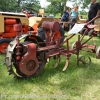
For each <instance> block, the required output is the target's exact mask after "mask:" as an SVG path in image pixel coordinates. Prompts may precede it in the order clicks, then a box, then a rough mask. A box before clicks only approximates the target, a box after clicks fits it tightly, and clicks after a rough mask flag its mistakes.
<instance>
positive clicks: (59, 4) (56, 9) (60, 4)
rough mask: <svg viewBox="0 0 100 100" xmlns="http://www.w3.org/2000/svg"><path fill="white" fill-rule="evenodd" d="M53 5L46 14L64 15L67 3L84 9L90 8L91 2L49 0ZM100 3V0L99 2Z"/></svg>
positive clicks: (87, 0)
mask: <svg viewBox="0 0 100 100" xmlns="http://www.w3.org/2000/svg"><path fill="white" fill-rule="evenodd" d="M47 1H48V2H50V3H51V4H50V5H49V6H48V7H47V8H46V12H49V13H53V14H54V15H55V14H56V13H61V15H62V13H63V11H64V10H65V8H66V2H67V1H70V2H73V3H74V4H78V5H82V7H81V8H82V9H85V8H88V5H89V4H90V3H91V1H90V0H47ZM98 2H100V0H98Z"/></svg>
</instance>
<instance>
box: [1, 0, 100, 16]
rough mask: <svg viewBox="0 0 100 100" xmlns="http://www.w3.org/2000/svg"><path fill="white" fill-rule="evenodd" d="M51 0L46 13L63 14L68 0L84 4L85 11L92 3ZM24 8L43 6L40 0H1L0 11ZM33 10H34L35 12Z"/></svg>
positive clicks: (80, 0) (81, 0)
mask: <svg viewBox="0 0 100 100" xmlns="http://www.w3.org/2000/svg"><path fill="white" fill-rule="evenodd" d="M47 1H48V2H50V5H49V6H48V7H47V8H45V13H49V14H50V13H52V14H54V15H55V14H57V13H60V14H61V15H62V14H63V11H64V10H65V7H66V3H67V2H68V1H70V2H73V3H74V4H78V5H79V6H80V5H82V7H81V8H82V9H83V12H82V11H81V13H84V9H85V8H87V9H88V5H89V4H90V2H91V0H47ZM98 2H100V0H98ZM24 8H26V9H27V8H28V9H29V8H30V9H29V10H31V9H33V10H34V11H38V10H39V9H40V8H41V5H40V2H39V0H0V11H10V12H21V10H22V9H24ZM34 11H33V12H34Z"/></svg>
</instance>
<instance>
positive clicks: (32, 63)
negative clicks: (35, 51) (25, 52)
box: [26, 60, 36, 71]
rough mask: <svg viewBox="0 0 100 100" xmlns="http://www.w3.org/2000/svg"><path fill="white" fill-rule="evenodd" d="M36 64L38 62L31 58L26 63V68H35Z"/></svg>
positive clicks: (29, 69)
mask: <svg viewBox="0 0 100 100" xmlns="http://www.w3.org/2000/svg"><path fill="white" fill-rule="evenodd" d="M35 66H36V62H35V61H34V60H30V61H28V62H27V64H26V68H27V70H28V71H32V70H34V68H35Z"/></svg>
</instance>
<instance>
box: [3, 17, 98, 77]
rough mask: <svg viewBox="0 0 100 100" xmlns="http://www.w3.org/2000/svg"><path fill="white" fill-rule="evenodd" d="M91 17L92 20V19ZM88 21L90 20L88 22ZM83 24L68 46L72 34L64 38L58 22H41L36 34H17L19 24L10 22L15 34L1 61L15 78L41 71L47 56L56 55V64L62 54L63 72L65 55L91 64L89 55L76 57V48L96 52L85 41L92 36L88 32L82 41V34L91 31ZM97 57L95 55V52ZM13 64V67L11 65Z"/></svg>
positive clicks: (65, 67) (30, 75) (67, 62)
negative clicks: (86, 37) (73, 40)
mask: <svg viewBox="0 0 100 100" xmlns="http://www.w3.org/2000/svg"><path fill="white" fill-rule="evenodd" d="M96 18H98V16H97V17H95V18H94V19H93V20H95V19H96ZM90 22H91V21H90ZM90 22H89V23H87V24H84V27H85V28H86V30H85V32H84V33H83V35H80V34H79V35H78V41H76V42H75V43H74V44H75V45H72V48H71V49H69V40H70V39H71V38H72V37H73V36H75V34H71V35H69V36H68V37H67V38H65V37H64V35H62V36H61V34H59V29H60V27H61V26H60V25H59V23H58V22H54V21H51V22H50V21H44V22H43V23H42V26H41V28H42V29H41V30H40V31H38V32H37V34H35V35H34V34H32V33H31V31H29V32H28V34H24V35H20V32H21V31H22V26H21V25H20V24H15V25H14V31H16V33H17V37H16V38H15V39H14V40H13V41H12V42H10V44H9V46H8V48H7V50H6V58H5V64H6V66H7V68H8V72H9V74H13V75H14V77H17V78H29V77H32V76H34V75H35V74H39V73H41V72H42V71H43V69H44V67H45V65H46V63H47V59H48V58H50V57H55V56H56V58H57V62H56V64H55V66H54V67H57V66H58V64H59V62H60V56H61V55H63V56H65V57H66V63H65V66H64V68H63V71H65V70H66V69H67V67H68V65H69V58H70V57H71V54H76V55H77V63H79V62H82V63H83V64H86V65H89V64H90V63H91V59H90V57H87V60H85V57H84V56H82V57H79V52H80V50H83V49H84V48H89V49H90V51H92V52H93V53H96V50H95V49H96V46H95V45H93V46H92V45H88V44H86V43H87V42H88V41H89V40H90V39H91V38H92V37H93V36H94V33H91V36H90V37H89V39H87V40H86V41H84V42H83V43H82V40H83V38H84V34H85V33H86V31H89V30H91V29H92V28H93V27H88V25H89V24H90ZM64 43H66V48H65V49H64V48H62V45H63V44H64ZM98 56H99V54H98ZM13 65H14V67H13Z"/></svg>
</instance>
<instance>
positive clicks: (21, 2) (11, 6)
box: [0, 0, 40, 12]
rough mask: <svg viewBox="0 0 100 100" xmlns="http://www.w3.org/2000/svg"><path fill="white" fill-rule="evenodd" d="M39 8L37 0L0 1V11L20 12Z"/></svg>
mask: <svg viewBox="0 0 100 100" xmlns="http://www.w3.org/2000/svg"><path fill="white" fill-rule="evenodd" d="M27 7H28V8H32V9H35V10H38V9H39V8H40V3H39V0H0V10H1V11H10V12H16V11H17V12H20V11H21V9H22V8H27Z"/></svg>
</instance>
